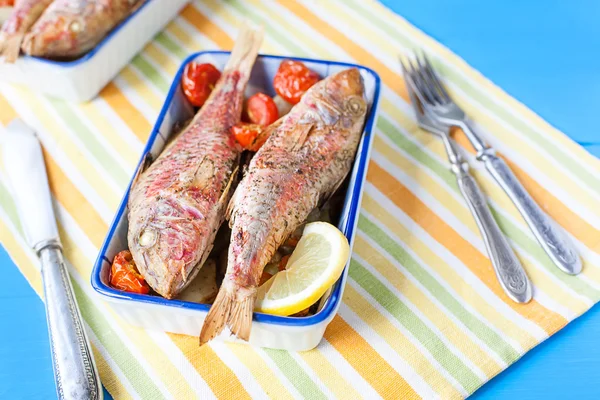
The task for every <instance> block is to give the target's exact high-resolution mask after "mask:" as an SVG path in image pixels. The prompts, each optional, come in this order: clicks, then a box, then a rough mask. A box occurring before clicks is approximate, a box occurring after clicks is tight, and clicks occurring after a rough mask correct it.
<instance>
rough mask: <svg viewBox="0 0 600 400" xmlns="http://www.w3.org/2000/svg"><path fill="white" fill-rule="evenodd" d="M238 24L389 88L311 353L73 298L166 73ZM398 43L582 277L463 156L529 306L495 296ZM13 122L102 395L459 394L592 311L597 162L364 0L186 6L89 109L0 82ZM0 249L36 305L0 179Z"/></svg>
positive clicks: (598, 236) (271, 42) (274, 44)
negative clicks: (554, 256) (44, 182)
mask: <svg viewBox="0 0 600 400" xmlns="http://www.w3.org/2000/svg"><path fill="white" fill-rule="evenodd" d="M244 18H249V19H251V20H252V21H254V22H255V23H260V24H263V25H264V26H265V28H266V35H265V36H266V38H265V42H264V45H263V47H262V51H263V52H264V53H271V54H286V55H294V56H302V57H313V58H324V59H335V60H344V61H351V62H357V63H360V64H364V65H367V66H369V67H371V68H373V69H374V70H376V71H377V72H378V73H379V74H380V75H381V77H382V79H383V82H384V84H385V86H384V88H383V92H382V100H381V107H380V114H379V119H378V122H377V124H376V127H375V130H376V132H375V133H376V135H375V139H374V148H373V157H372V162H371V164H370V166H369V173H368V183H367V185H366V190H365V194H364V200H363V204H362V210H361V217H360V221H359V223H358V225H359V231H358V236H357V239H356V244H355V246H354V253H353V255H352V263H351V266H350V279H349V280H348V284H347V285H346V290H345V292H344V301H343V304H342V305H341V307H340V311H339V315H338V316H336V317H335V319H334V320H333V322H332V323H331V325H330V326H329V328H328V329H327V331H326V333H325V338H324V340H323V341H322V342H321V344H320V345H319V347H318V348H317V349H315V350H313V351H309V352H304V353H288V352H285V351H275V350H269V349H260V348H253V347H249V346H244V345H239V344H223V343H220V344H210V345H207V346H204V347H202V348H198V341H197V338H194V337H187V336H179V335H173V334H169V333H162V332H152V331H145V330H141V329H138V328H134V327H132V326H129V325H128V324H127V322H125V321H123V320H121V319H120V318H119V317H118V316H117V315H116V314H115V312H114V311H113V310H112V309H111V308H110V307H109V306H107V305H106V304H104V303H102V302H101V301H99V300H97V299H96V298H95V297H94V296H93V293H92V290H91V287H90V285H89V276H90V271H91V267H92V264H93V261H94V259H95V257H96V253H97V251H98V248H99V246H100V245H101V243H102V241H103V239H104V236H105V234H106V231H107V226H108V224H109V223H110V221H111V218H112V215H113V212H114V211H115V210H116V208H117V204H118V202H119V200H120V198H121V196H122V194H123V190H124V189H125V187H126V185H127V183H128V180H129V178H130V177H131V175H132V173H133V170H134V166H135V164H136V161H137V160H138V157H139V154H140V153H141V151H142V148H143V145H144V142H145V141H146V138H147V136H148V134H149V133H150V130H151V126H152V124H153V122H154V120H155V118H156V116H157V114H158V111H159V109H160V107H161V105H162V103H163V99H164V95H165V93H166V92H167V89H168V87H169V85H170V81H171V77H172V76H173V75H174V74H175V71H176V70H177V68H178V66H179V64H180V62H181V60H182V59H183V58H184V57H186V55H187V54H189V53H191V52H193V51H197V50H200V49H219V48H220V49H231V47H232V45H233V38H234V37H235V34H236V31H237V27H239V26H240V23H241V22H242V20H243V19H244ZM413 48H419V49H424V50H425V51H426V52H427V53H428V54H430V55H431V58H432V59H433V60H434V63H435V64H436V66H437V67H438V68H439V69H440V71H441V73H442V75H444V77H445V78H446V79H448V81H449V86H450V89H451V91H452V95H453V97H455V98H456V99H457V100H458V102H459V103H460V105H461V106H462V107H464V108H465V110H466V111H467V112H468V114H469V115H471V116H472V117H473V119H474V120H475V121H476V124H477V125H478V128H479V129H480V130H481V131H482V132H483V133H484V134H485V137H486V138H488V139H489V142H490V143H491V144H493V145H494V146H495V147H496V148H497V149H498V150H499V152H500V153H501V154H502V155H503V156H504V157H505V159H506V160H507V161H508V162H509V164H510V166H511V168H513V171H515V173H516V174H517V175H518V177H519V179H520V180H521V182H523V184H524V185H525V186H526V187H527V189H528V190H529V191H530V193H531V194H532V195H533V197H534V198H535V199H536V200H537V201H538V202H539V204H541V205H542V206H543V208H544V209H545V210H546V211H547V212H548V213H549V214H550V215H551V216H552V217H553V218H554V219H555V220H556V221H557V222H558V223H559V224H560V225H562V226H563V227H564V228H565V229H566V230H567V231H568V232H569V234H570V236H571V238H572V239H573V240H574V242H575V243H576V245H577V248H578V249H579V251H580V252H581V254H582V256H583V258H584V270H583V273H582V274H581V275H579V276H577V277H571V276H567V275H565V274H563V273H562V272H560V271H559V270H558V269H557V268H555V267H554V266H553V265H552V263H551V262H550V260H549V259H548V258H547V257H546V255H545V254H544V252H543V251H542V250H541V248H540V247H539V246H538V245H537V244H536V242H535V241H534V238H533V237H532V235H531V233H530V232H529V230H528V229H527V226H526V225H525V223H524V221H523V219H522V218H521V217H520V215H519V214H518V212H517V210H516V209H515V207H514V206H513V205H512V203H510V201H509V200H508V198H507V197H506V195H505V194H504V193H503V192H502V190H501V189H500V188H499V187H498V186H497V185H496V184H495V183H493V182H492V180H491V178H490V177H489V175H488V174H487V173H485V172H484V171H483V170H482V169H481V166H480V165H479V164H477V163H475V162H474V160H473V158H472V155H469V157H470V162H471V165H472V166H473V168H474V174H475V176H476V179H477V180H478V181H479V183H480V184H481V186H482V188H483V190H484V191H485V193H486V194H487V195H488V196H489V198H490V204H491V206H492V209H493V212H494V214H495V216H496V218H497V220H498V222H499V224H500V225H501V227H502V229H503V230H504V232H506V234H507V235H508V236H509V237H510V239H511V244H512V246H513V248H514V249H515V251H516V252H517V254H518V256H519V258H520V259H521V261H522V262H523V264H524V266H525V268H526V269H527V273H528V274H529V276H530V278H531V280H532V282H533V284H534V286H535V288H534V293H535V296H534V299H533V301H532V302H531V303H530V304H527V305H517V304H515V303H513V302H511V301H510V300H509V299H508V298H507V297H506V296H505V295H504V293H503V292H502V290H501V288H500V286H499V284H498V282H497V281H496V278H495V276H494V272H493V270H492V267H491V264H490V262H489V260H488V258H487V256H486V252H485V248H484V244H483V242H482V239H481V237H480V235H479V232H478V230H477V226H476V225H475V222H474V221H473V218H472V217H471V215H470V213H469V211H468V209H467V206H466V204H465V202H464V201H463V199H462V198H461V196H460V194H459V191H458V189H457V186H456V183H455V181H454V177H453V176H452V175H451V173H450V172H449V170H448V164H447V162H446V156H445V153H444V149H443V145H442V143H441V141H439V140H438V139H436V138H435V137H434V136H432V135H430V134H428V133H425V132H423V131H421V130H419V129H418V128H417V127H416V125H415V121H414V118H413V114H412V110H411V106H410V104H409V102H408V96H407V93H406V90H405V86H404V82H403V80H402V77H401V75H400V71H399V66H398V63H397V55H398V53H399V52H408V51H410V50H411V49H413ZM16 116H20V117H21V118H23V119H24V120H25V121H27V123H29V124H31V125H32V126H33V127H34V128H35V129H36V130H37V131H38V132H39V135H40V138H41V140H42V142H43V146H44V152H45V156H46V162H47V167H48V173H49V175H50V180H51V187H52V191H53V194H54V200H55V205H56V209H57V215H58V218H59V229H60V235H61V238H62V240H63V243H64V247H65V253H66V258H67V259H68V263H69V267H70V271H71V276H72V279H73V285H74V288H75V291H76V294H77V299H78V301H79V304H80V306H81V310H82V313H83V316H84V319H85V323H86V325H87V326H86V328H87V329H88V332H89V333H90V337H91V341H92V345H93V348H94V352H95V356H96V360H97V362H98V366H99V370H100V375H101V377H102V382H103V383H104V385H105V386H106V388H107V389H108V391H109V392H110V393H111V394H112V395H113V396H114V397H115V398H116V399H129V398H142V399H162V398H177V399H190V398H195V397H201V398H215V397H216V398H249V397H253V398H265V397H272V398H277V399H283V398H311V399H317V398H329V397H338V398H345V399H358V398H369V399H374V398H379V397H383V398H391V399H398V398H402V399H410V398H418V397H422V398H428V399H430V398H436V397H441V398H462V397H466V396H468V395H469V394H471V393H473V392H474V391H475V390H476V389H477V388H478V387H479V386H481V385H482V384H484V383H485V382H486V381H488V380H489V379H490V378H492V377H493V376H494V375H496V374H498V373H499V372H500V371H502V370H503V369H505V368H507V367H508V366H509V365H510V364H512V363H513V362H515V361H516V360H517V359H518V358H519V357H521V356H522V355H523V354H524V353H525V352H526V351H528V350H530V349H531V348H532V347H534V346H535V345H537V344H538V343H540V342H542V341H543V340H545V339H546V338H548V337H549V336H550V335H552V334H553V333H555V332H556V331H557V330H559V329H560V328H562V327H563V326H565V325H566V324H567V323H568V322H569V321H571V320H573V319H574V318H576V317H577V316H579V315H581V314H582V313H583V312H585V311H586V310H588V309H589V308H590V307H591V306H592V305H593V304H594V303H595V302H596V301H598V300H599V299H600V255H599V251H600V232H599V229H600V208H599V207H598V204H599V201H600V161H598V160H597V159H595V158H593V157H592V156H590V155H588V153H586V152H585V151H584V150H583V149H581V148H580V147H579V146H578V145H576V144H575V143H573V142H572V141H571V140H570V139H568V138H567V137H566V136H565V135H564V134H562V133H561V132H559V131H557V130H556V129H554V128H552V127H551V126H549V125H548V124H547V123H546V122H544V121H543V120H541V119H540V118H539V117H538V116H536V115H535V114H533V113H532V112H531V111H530V110H528V109H527V108H526V107H524V106H523V105H521V104H519V103H518V102H516V101H515V100H514V99H512V98H510V97H509V96H508V95H506V94H505V93H504V92H502V91H501V90H500V89H498V88H497V87H495V86H494V85H493V84H492V83H490V82H489V81H487V80H486V79H485V78H484V77H482V76H481V75H479V74H478V73H477V72H476V71H474V70H473V69H471V68H470V67H469V66H468V65H467V64H465V63H464V62H463V61H462V60H460V59H459V58H458V57H457V56H455V55H454V54H452V53H451V52H450V51H448V50H447V49H446V48H444V47H443V46H441V45H440V44H438V43H436V42H435V41H434V40H432V39H431V38H429V37H427V36H426V35H424V34H423V33H422V32H420V31H419V30H417V29H416V28H415V27H413V26H411V25H410V24H408V23H407V22H406V21H404V20H403V19H401V18H399V17H397V16H396V15H394V14H393V13H392V12H390V11H388V10H387V9H386V8H384V7H383V6H382V5H380V4H379V3H376V2H374V1H364V0H347V1H343V2H342V1H338V2H334V1H326V2H319V3H318V4H317V2H295V1H294V2H292V1H280V2H268V3H259V2H255V1H253V2H247V1H241V0H234V1H228V2H225V3H223V2H217V1H208V2H204V1H194V2H193V4H192V5H190V6H188V7H187V8H185V9H184V10H183V12H182V13H181V15H180V16H179V17H178V18H177V19H176V20H175V21H174V22H173V23H171V24H170V25H169V26H168V27H167V28H166V29H165V30H164V32H163V33H161V34H160V35H158V36H157V37H156V38H155V40H154V41H153V42H152V43H150V44H149V45H148V46H147V47H146V48H145V49H144V51H143V52H142V54H140V55H138V56H137V57H136V58H135V59H134V60H133V61H132V63H131V64H130V65H129V66H127V67H126V68H125V69H124V70H123V71H122V72H121V73H120V74H119V76H118V77H117V78H116V79H115V80H114V81H113V82H112V83H110V84H109V85H108V86H107V87H106V88H105V89H104V90H103V91H102V93H101V94H100V96H99V97H98V98H97V99H96V100H94V101H92V102H90V103H87V104H81V105H75V104H68V103H65V102H62V101H57V100H52V99H49V98H46V97H43V96H40V95H36V94H34V93H32V92H30V91H27V90H24V89H21V88H17V87H13V86H10V85H1V86H0V124H1V125H6V124H7V123H8V122H9V121H10V120H11V119H13V118H15V117H16ZM461 144H462V145H463V147H464V148H465V150H466V151H468V149H469V147H468V146H467V145H466V142H464V141H461ZM0 240H1V241H2V244H3V245H4V246H5V247H6V248H7V249H8V251H9V252H10V255H11V256H12V257H13V259H14V260H15V262H16V263H17V265H18V266H19V268H20V269H21V271H22V272H23V274H24V275H25V276H26V278H27V279H28V280H29V282H30V283H31V285H32V286H33V288H34V289H35V290H36V291H37V292H38V293H41V291H40V289H41V287H40V277H39V273H38V270H37V263H36V258H35V256H34V254H33V252H32V251H31V250H29V249H28V248H27V246H26V245H25V241H24V239H23V236H22V231H21V229H20V227H19V223H18V220H17V215H16V213H15V207H14V204H13V202H12V199H11V197H10V195H9V194H8V193H7V190H6V187H5V185H4V184H0Z"/></svg>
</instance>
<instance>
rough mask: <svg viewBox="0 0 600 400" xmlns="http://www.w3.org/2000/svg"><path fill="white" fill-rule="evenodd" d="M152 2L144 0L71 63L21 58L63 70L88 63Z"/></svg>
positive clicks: (40, 58) (28, 57) (25, 56)
mask: <svg viewBox="0 0 600 400" xmlns="http://www.w3.org/2000/svg"><path fill="white" fill-rule="evenodd" d="M152 1H153V0H146V1H145V2H144V4H142V5H141V6H139V7H138V8H136V9H135V10H134V11H133V12H132V13H131V14H129V15H128V16H127V18H125V19H124V20H123V21H121V22H120V23H119V24H118V25H117V26H115V27H114V28H113V29H112V30H111V31H110V32H108V34H107V35H106V36H105V37H104V39H102V40H101V41H100V43H98V44H97V45H96V46H94V47H93V48H92V49H91V50H90V51H88V52H87V53H85V54H84V55H82V56H81V57H79V58H77V59H75V60H72V61H56V60H50V59H47V58H42V57H34V56H27V55H23V56H22V57H23V58H26V59H30V60H35V61H38V62H41V63H44V64H52V65H56V66H59V67H64V68H70V67H75V66H77V65H79V64H81V63H84V62H86V61H89V60H90V59H91V58H92V57H94V56H95V55H96V53H98V52H99V51H100V49H101V48H102V47H104V46H105V45H106V43H108V42H109V41H110V40H111V39H112V37H113V36H114V35H116V34H117V32H119V31H120V30H121V28H122V27H123V26H125V25H126V24H127V23H128V22H129V21H130V20H131V19H133V18H135V16H136V15H137V14H138V13H140V12H141V11H142V10H143V9H144V8H145V7H146V6H147V5H148V4H150V2H152Z"/></svg>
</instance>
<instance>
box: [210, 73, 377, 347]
mask: <svg viewBox="0 0 600 400" xmlns="http://www.w3.org/2000/svg"><path fill="white" fill-rule="evenodd" d="M363 94H364V87H363V82H362V79H361V76H360V73H359V71H358V70H357V69H356V68H352V69H348V70H344V71H342V72H339V73H337V74H335V75H332V76H330V77H328V78H326V79H324V80H322V81H320V82H318V83H316V84H315V85H314V86H313V87H312V88H310V89H309V90H308V91H307V92H306V93H305V94H304V96H303V97H302V100H301V101H300V103H298V104H297V105H295V106H294V107H293V108H292V110H291V111H290V113H289V114H288V115H286V116H285V117H283V118H281V119H280V120H279V121H277V122H276V123H275V124H273V125H272V126H271V127H269V128H268V129H269V130H270V131H271V132H269V135H270V136H269V138H268V139H267V141H266V142H265V144H264V145H263V146H262V147H261V148H260V150H259V151H258V152H257V153H256V155H255V156H254V158H253V159H252V161H251V162H250V165H249V167H248V171H247V172H246V174H245V176H244V177H243V179H242V181H241V182H240V184H239V186H238V187H237V189H236V191H235V193H234V195H233V197H232V200H231V202H230V205H229V209H228V219H229V225H230V226H231V229H232V233H231V242H230V245H229V253H228V264H227V272H226V274H225V278H224V279H223V283H222V285H221V288H220V290H219V294H218V295H217V298H216V300H215V302H214V303H213V305H212V307H211V309H210V311H209V313H208V315H207V317H206V320H205V322H204V326H203V327H202V332H201V334H200V344H201V345H202V344H204V343H206V342H207V341H209V340H211V339H212V338H214V337H215V336H216V335H218V334H219V333H220V332H221V331H222V330H223V328H224V327H225V326H227V327H228V328H229V329H230V330H231V333H232V334H234V335H235V336H237V337H238V338H240V339H244V340H248V339H249V337H250V328H251V324H252V311H253V309H254V301H255V298H256V291H257V287H258V285H259V282H260V277H261V275H262V272H263V268H264V267H265V265H266V264H267V263H268V262H269V260H270V259H271V257H272V256H273V254H274V253H275V251H276V250H277V249H278V248H279V246H280V245H281V244H282V243H283V242H284V241H285V240H286V238H287V237H288V236H289V235H290V234H291V233H292V232H294V230H295V229H296V228H297V227H298V226H299V225H300V224H302V223H304V222H305V220H306V218H307V217H308V215H309V213H310V212H311V211H312V210H313V209H314V208H315V207H317V206H318V205H319V204H320V203H322V202H323V201H324V200H327V199H328V198H329V197H330V196H331V195H332V194H333V193H334V192H335V191H336V189H337V188H338V187H339V185H340V184H341V183H342V182H343V180H344V178H345V177H346V175H347V174H348V172H349V171H350V167H351V166H352V162H353V160H354V156H355V153H356V149H357V147H358V143H359V140H360V137H361V133H362V129H363V124H364V120H365V116H366V112H367V104H366V102H365V100H364V98H363Z"/></svg>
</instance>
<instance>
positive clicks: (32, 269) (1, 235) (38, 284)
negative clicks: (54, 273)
mask: <svg viewBox="0 0 600 400" xmlns="http://www.w3.org/2000/svg"><path fill="white" fill-rule="evenodd" d="M11 225H12V224H11ZM0 243H2V246H3V247H4V248H5V249H6V252H7V253H8V254H9V255H10V257H11V259H12V260H13V261H14V263H15V264H16V265H17V267H18V268H19V271H21V273H22V274H23V276H24V277H25V279H27V282H29V285H30V286H31V287H32V288H33V290H35V292H36V293H37V295H38V296H40V298H42V299H43V296H42V292H43V289H42V278H41V276H40V271H39V270H38V268H36V266H35V264H34V263H33V262H32V260H31V259H30V258H29V256H27V253H25V250H24V248H23V246H22V245H21V244H20V243H19V242H17V240H16V239H15V236H14V235H13V234H12V232H11V231H10V230H9V228H8V225H7V224H6V222H5V221H3V220H2V219H1V218H0Z"/></svg>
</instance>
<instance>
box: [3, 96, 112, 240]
mask: <svg viewBox="0 0 600 400" xmlns="http://www.w3.org/2000/svg"><path fill="white" fill-rule="evenodd" d="M16 116H17V113H16V112H15V110H14V109H13V108H12V106H11V105H10V103H8V101H7V100H6V98H4V97H3V96H0V122H2V124H3V125H6V124H7V123H8V122H10V121H11V120H12V119H13V118H15V117H16ZM42 153H43V154H44V161H45V164H46V171H47V173H48V181H49V184H50V190H51V191H52V193H53V194H54V197H55V198H56V199H57V200H58V202H59V203H60V204H61V205H62V206H63V207H64V208H65V209H66V210H67V211H68V213H69V214H70V215H71V217H73V218H74V219H75V221H77V223H78V224H79V226H80V227H81V228H82V229H83V231H84V232H85V233H86V235H87V237H88V238H89V239H90V240H91V241H92V243H93V244H94V245H95V246H96V247H100V245H101V244H102V241H103V240H104V236H105V232H106V230H107V228H108V227H107V226H106V224H105V223H104V221H103V220H102V218H100V215H99V214H98V213H97V212H96V210H95V209H94V207H92V205H91V204H90V203H89V202H88V201H87V200H86V198H85V197H83V195H82V194H81V192H80V191H79V190H78V189H77V188H76V187H75V185H73V183H72V182H71V181H70V180H69V178H67V176H66V175H65V174H64V172H63V171H62V169H61V168H60V166H59V165H58V164H57V163H56V161H55V160H54V158H53V157H52V156H51V155H50V153H48V152H47V151H46V149H45V148H44V146H42Z"/></svg>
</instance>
